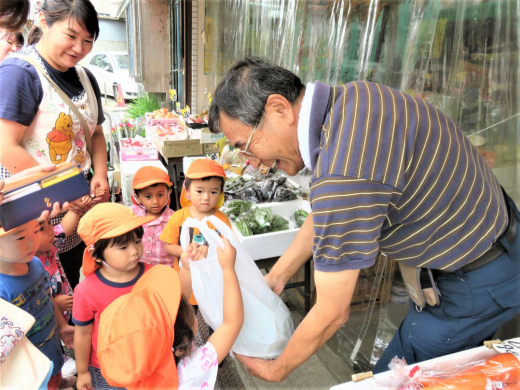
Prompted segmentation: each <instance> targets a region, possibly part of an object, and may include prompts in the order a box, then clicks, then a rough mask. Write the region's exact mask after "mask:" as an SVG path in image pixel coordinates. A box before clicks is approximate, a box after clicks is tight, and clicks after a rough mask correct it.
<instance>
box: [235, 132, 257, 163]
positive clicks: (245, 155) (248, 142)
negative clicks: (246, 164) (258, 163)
mask: <svg viewBox="0 0 520 390" xmlns="http://www.w3.org/2000/svg"><path fill="white" fill-rule="evenodd" d="M255 131H256V126H255V127H253V130H251V134H249V138H248V139H247V143H246V147H245V148H244V150H240V149H239V150H238V153H239V154H241V155H242V156H244V157H247V158H254V159H256V158H257V157H256V155H255V154H254V153H251V152H248V151H247V149H248V148H249V144H250V143H251V140H252V139H253V134H254V133H255Z"/></svg>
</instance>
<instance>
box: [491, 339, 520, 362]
mask: <svg viewBox="0 0 520 390" xmlns="http://www.w3.org/2000/svg"><path fill="white" fill-rule="evenodd" d="M493 349H494V350H495V351H497V352H498V353H511V354H513V355H515V356H516V357H517V358H519V359H520V337H517V338H514V339H511V340H506V341H502V343H501V344H493Z"/></svg>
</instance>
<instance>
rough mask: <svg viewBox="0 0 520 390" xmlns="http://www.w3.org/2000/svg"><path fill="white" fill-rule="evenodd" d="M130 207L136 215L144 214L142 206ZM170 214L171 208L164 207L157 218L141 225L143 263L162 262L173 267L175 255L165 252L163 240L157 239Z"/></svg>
mask: <svg viewBox="0 0 520 390" xmlns="http://www.w3.org/2000/svg"><path fill="white" fill-rule="evenodd" d="M130 208H131V209H132V211H133V212H134V214H135V215H137V216H138V217H145V216H146V209H144V208H143V207H141V206H138V205H132V206H130ZM172 215H173V210H172V209H171V208H169V207H166V209H165V210H164V211H163V213H162V214H161V215H160V216H159V217H158V218H155V219H154V220H153V221H152V222H148V223H146V224H144V225H143V229H144V236H143V257H142V258H141V261H142V262H143V263H147V264H151V265H156V264H164V265H168V266H170V267H173V262H174V260H175V257H174V256H170V255H169V254H167V253H166V249H165V248H164V242H163V241H161V240H159V236H160V235H161V234H162V232H163V230H164V227H165V226H166V223H167V222H168V220H169V219H170V217H171V216H172Z"/></svg>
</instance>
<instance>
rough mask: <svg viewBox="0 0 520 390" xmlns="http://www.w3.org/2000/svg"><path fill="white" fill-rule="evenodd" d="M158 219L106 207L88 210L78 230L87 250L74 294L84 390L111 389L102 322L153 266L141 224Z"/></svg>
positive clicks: (79, 384) (78, 358)
mask: <svg viewBox="0 0 520 390" xmlns="http://www.w3.org/2000/svg"><path fill="white" fill-rule="evenodd" d="M153 219H154V217H138V216H136V215H135V214H134V213H133V212H132V210H130V209H129V208H127V207H125V206H123V205H119V204H115V203H101V204H98V205H96V206H94V207H93V208H92V209H91V210H89V211H88V212H87V213H86V214H85V215H84V216H83V218H81V221H80V222H79V226H78V234H79V235H80V237H81V238H82V239H83V241H84V242H85V244H86V246H87V248H86V249H85V252H84V254H83V274H84V275H85V279H84V280H83V281H81V282H80V283H79V284H78V285H77V286H76V289H75V290H74V304H73V307H72V321H73V322H74V324H75V325H76V326H75V331H74V338H75V348H74V352H75V357H76V368H77V371H78V381H77V388H78V389H80V390H83V389H91V388H92V386H94V387H95V388H104V386H108V385H107V384H106V381H105V379H104V378H103V376H102V375H101V372H100V370H99V362H98V359H97V338H98V325H99V317H100V315H101V313H102V312H103V310H105V308H106V307H107V306H108V305H109V304H110V303H111V302H112V301H113V300H114V299H116V298H118V297H120V296H121V295H124V294H128V293H129V292H130V291H131V290H132V287H133V286H134V284H135V283H136V282H137V280H139V278H140V277H141V276H142V275H143V273H144V272H146V271H147V270H148V269H149V268H150V267H151V266H150V265H149V264H143V263H140V262H139V260H140V259H141V256H142V255H143V244H142V242H141V238H142V237H143V228H142V225H143V224H145V223H148V222H150V221H152V220H153Z"/></svg>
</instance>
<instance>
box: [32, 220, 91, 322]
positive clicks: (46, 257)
mask: <svg viewBox="0 0 520 390" xmlns="http://www.w3.org/2000/svg"><path fill="white" fill-rule="evenodd" d="M80 217H81V216H80V215H78V214H76V213H75V212H74V211H72V210H69V211H68V212H67V214H65V216H64V217H63V219H62V220H61V222H60V223H59V224H58V225H56V226H52V224H51V221H50V219H49V220H47V221H44V222H40V245H39V246H38V250H37V251H36V256H38V258H39V259H40V261H41V262H42V264H43V268H45V271H46V272H47V274H48V275H49V279H50V281H51V288H52V293H53V297H54V301H55V302H56V304H57V305H58V308H59V309H60V311H61V312H62V313H63V316H64V317H65V320H66V321H67V322H68V321H69V318H70V313H71V311H72V299H73V298H72V295H73V294H72V288H71V287H70V285H69V281H68V279H67V276H66V275H65V271H64V270H63V267H62V265H61V261H60V258H59V256H58V251H61V250H62V249H63V243H64V241H65V237H68V236H69V235H70V234H71V233H72V232H73V231H74V229H76V226H77V225H78V222H79V219H80Z"/></svg>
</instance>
